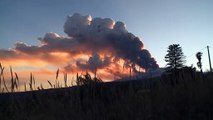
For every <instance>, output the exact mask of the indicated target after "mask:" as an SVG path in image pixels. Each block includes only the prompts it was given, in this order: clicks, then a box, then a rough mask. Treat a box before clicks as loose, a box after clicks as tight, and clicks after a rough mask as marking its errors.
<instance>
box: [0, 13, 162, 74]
mask: <svg viewBox="0 0 213 120" xmlns="http://www.w3.org/2000/svg"><path fill="white" fill-rule="evenodd" d="M64 32H65V33H66V34H67V36H62V35H59V34H57V33H53V32H50V33H47V34H45V36H44V37H40V38H38V40H39V41H40V45H38V46H34V45H27V44H26V43H22V42H17V43H16V44H15V47H14V48H12V49H8V50H5V49H1V50H0V59H1V60H15V59H24V60H29V59H36V60H41V61H45V62H46V63H47V64H48V63H49V64H53V65H56V64H57V65H59V64H63V65H64V66H65V67H64V69H65V70H66V71H79V70H91V71H94V70H95V69H107V70H106V71H105V72H107V71H108V72H110V73H113V74H114V73H117V74H118V72H115V70H113V69H110V68H109V67H110V66H112V64H117V65H120V67H121V66H122V65H121V64H118V62H119V61H120V60H123V61H124V63H125V64H127V65H129V66H131V67H132V68H133V70H134V72H138V71H137V70H136V68H135V67H136V66H140V67H141V68H143V69H145V70H148V69H156V68H158V64H157V62H156V60H155V59H154V58H153V57H152V56H151V54H150V52H149V51H148V50H146V49H144V44H143V43H142V41H141V40H140V39H139V38H138V37H137V36H135V35H134V34H132V33H130V32H128V30H127V28H126V25H125V24H124V23H123V22H120V21H117V22H115V21H114V20H113V19H110V18H92V17H91V16H90V15H86V16H82V15H80V14H78V13H75V14H74V15H72V16H68V17H67V20H66V22H65V24H64ZM85 55H86V56H87V57H85ZM107 56H108V57H107ZM109 56H110V57H109ZM124 63H123V64H124ZM121 68H122V67H121ZM115 69H116V68H115ZM119 74H120V75H121V76H123V74H122V73H120V72H119Z"/></svg>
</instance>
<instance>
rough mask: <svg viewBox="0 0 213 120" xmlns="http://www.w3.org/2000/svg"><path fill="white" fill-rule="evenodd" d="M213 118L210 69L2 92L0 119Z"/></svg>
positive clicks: (197, 119)
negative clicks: (116, 80)
mask: <svg viewBox="0 0 213 120" xmlns="http://www.w3.org/2000/svg"><path fill="white" fill-rule="evenodd" d="M212 119H213V74H212V73H205V74H201V73H197V72H192V71H190V72H187V71H185V70H180V71H178V72H176V73H175V74H169V75H163V76H162V77H159V78H150V79H145V80H131V81H125V82H110V83H96V82H91V83H88V84H85V85H82V86H75V87H70V88H60V89H49V90H40V91H32V92H22V93H3V94H0V120H212Z"/></svg>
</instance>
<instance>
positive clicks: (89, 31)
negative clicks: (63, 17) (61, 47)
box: [64, 13, 158, 70]
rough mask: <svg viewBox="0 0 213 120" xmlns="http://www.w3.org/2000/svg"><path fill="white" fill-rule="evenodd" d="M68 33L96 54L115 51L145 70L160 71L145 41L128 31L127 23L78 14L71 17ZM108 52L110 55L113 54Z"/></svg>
mask: <svg viewBox="0 0 213 120" xmlns="http://www.w3.org/2000/svg"><path fill="white" fill-rule="evenodd" d="M64 32H65V33H67V35H68V36H69V37H73V38H75V39H76V40H77V41H78V42H79V43H80V44H86V46H87V47H88V49H92V50H95V51H103V50H107V49H108V50H111V51H112V52H113V55H114V57H115V58H118V59H120V58H121V59H124V60H127V61H130V62H131V63H134V64H136V65H138V66H140V67H142V68H144V69H146V70H147V69H150V68H151V69H155V68H158V64H157V62H156V61H155V59H154V58H153V57H152V56H151V54H150V53H149V51H148V50H146V49H144V48H143V46H144V45H143V43H142V41H141V40H140V39H139V38H138V37H136V36H135V35H133V34H132V33H130V32H128V31H127V30H126V26H125V24H124V23H123V22H114V21H113V20H112V19H109V18H104V19H102V18H94V19H92V17H91V16H82V15H80V14H77V13H76V14H74V15H73V16H71V17H69V16H68V17H67V21H66V22H65V24H64ZM111 51H108V52H111Z"/></svg>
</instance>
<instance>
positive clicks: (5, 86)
mask: <svg viewBox="0 0 213 120" xmlns="http://www.w3.org/2000/svg"><path fill="white" fill-rule="evenodd" d="M3 83H4V88H5V89H6V91H7V92H9V90H8V88H7V85H6V83H5V80H4V79H3Z"/></svg>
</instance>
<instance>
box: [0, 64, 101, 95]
mask: <svg viewBox="0 0 213 120" xmlns="http://www.w3.org/2000/svg"><path fill="white" fill-rule="evenodd" d="M4 70H5V67H3V66H2V64H1V63H0V93H5V92H11V93H13V92H20V91H25V92H26V91H34V90H43V89H44V87H43V85H42V83H41V84H40V85H36V80H35V76H34V74H33V73H30V76H29V82H28V84H26V83H24V84H23V89H21V88H20V86H21V85H20V80H19V76H18V74H17V73H16V72H14V71H13V69H12V67H11V66H10V68H9V72H10V81H9V84H7V83H6V81H5V77H4ZM59 76H60V70H59V69H57V71H56V76H55V83H54V82H53V83H52V82H51V81H49V80H47V82H48V84H49V86H50V88H62V87H70V86H74V85H78V86H80V85H89V84H92V83H97V82H102V80H101V79H99V78H96V77H94V78H92V77H91V76H90V74H89V73H86V74H85V75H78V74H77V75H76V80H74V78H73V79H72V80H70V82H68V81H69V79H68V74H67V73H65V72H64V73H63V81H64V82H63V83H62V82H61V83H60V80H59ZM68 83H70V85H69V84H68ZM8 86H9V87H8Z"/></svg>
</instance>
